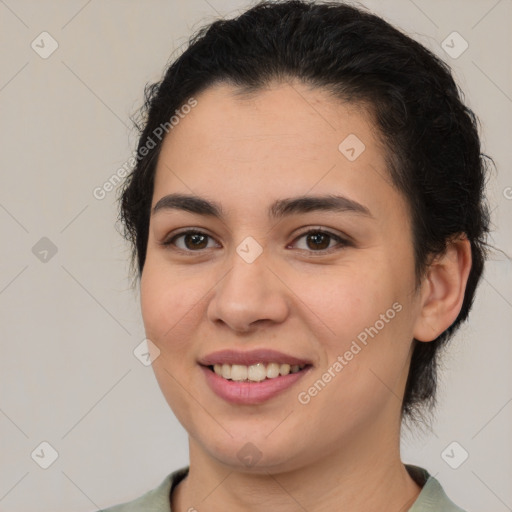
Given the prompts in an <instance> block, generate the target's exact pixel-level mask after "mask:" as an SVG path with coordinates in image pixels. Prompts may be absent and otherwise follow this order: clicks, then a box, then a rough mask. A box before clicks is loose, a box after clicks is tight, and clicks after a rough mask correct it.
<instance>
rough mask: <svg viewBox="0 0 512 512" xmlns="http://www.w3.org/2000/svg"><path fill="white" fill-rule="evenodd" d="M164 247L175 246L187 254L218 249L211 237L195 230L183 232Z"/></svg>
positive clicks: (165, 243)
mask: <svg viewBox="0 0 512 512" xmlns="http://www.w3.org/2000/svg"><path fill="white" fill-rule="evenodd" d="M163 245H166V246H175V247H176V248H177V249H180V250H182V251H187V252H198V251H201V250H203V249H210V248H212V247H218V244H216V243H215V242H214V240H213V238H212V237H211V236H210V235H207V234H206V233H203V232H201V231H194V230H188V231H183V232H181V233H179V234H177V235H175V236H173V237H172V238H171V239H169V240H168V241H166V242H164V243H163Z"/></svg>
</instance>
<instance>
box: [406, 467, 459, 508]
mask: <svg viewBox="0 0 512 512" xmlns="http://www.w3.org/2000/svg"><path fill="white" fill-rule="evenodd" d="M405 467H406V468H407V471H408V472H409V474H410V475H411V477H412V478H414V480H416V482H418V484H419V485H421V486H422V490H421V492H420V494H419V496H418V497H417V499H416V501H415V502H414V504H413V506H412V507H411V508H410V509H409V511H408V512H466V511H464V510H463V509H461V508H460V507H458V506H457V505H455V503H453V501H451V500H450V498H448V496H447V494H446V493H445V491H444V489H443V487H442V486H441V484H440V483H439V482H438V480H436V479H435V478H434V477H433V476H432V475H430V474H429V472H428V471H427V470H426V469H424V468H420V467H419V466H413V465H410V464H405Z"/></svg>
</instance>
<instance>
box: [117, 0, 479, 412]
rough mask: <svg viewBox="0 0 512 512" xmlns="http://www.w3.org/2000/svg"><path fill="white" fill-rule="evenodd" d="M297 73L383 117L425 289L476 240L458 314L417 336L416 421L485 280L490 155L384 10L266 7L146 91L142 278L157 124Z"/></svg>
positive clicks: (442, 79) (131, 185) (130, 190)
mask: <svg viewBox="0 0 512 512" xmlns="http://www.w3.org/2000/svg"><path fill="white" fill-rule="evenodd" d="M286 80H299V81H300V82H302V83H304V84H307V85H310V86H313V87H318V88H320V89H323V90H326V91H328V92H330V93H332V94H333V95H335V97H337V98H339V99H340V100H341V101H346V102H349V103H355V104H358V105H361V106H363V107H364V108H365V109H366V110H367V112H368V113H369V114H370V115H371V116H372V119H373V120H374V123H375V125H376V127H377V128H378V130H377V131H378V132H379V136H380V138H381V140H382V142H383V143H384V147H385V148H386V149H387V151H386V160H387V164H388V170H389V175H390V180H391V182H392V183H393V185H394V186H395V187H396V188H397V189H398V190H399V191H400V192H401V193H402V194H403V196H404V197H405V199H406V202H407V204H408V206H409V210H410V212H411V224H412V233H413V244H414V256H415V271H416V285H417V286H419V283H420V281H421V278H422V277H423V276H424V275H425V272H426V270H427V269H428V265H429V263H430V261H431V257H432V256H435V255H438V254H442V253H443V251H444V249H445V248H446V246H447V242H449V241H450V240H452V239H453V238H454V237H457V236H459V235H460V234H465V236H466V237H467V238H468V239H469V241H470V243H471V256H472V267H471V271H470V274H469V278H468V282H467V286H466V290H465V295H464V301H463V304H462V308H461V311H460V313H459V315H458V317H457V318H456V320H455V321H454V322H453V324H452V325H451V326H450V327H449V328H448V329H446V330H445V331H444V332H443V333H442V334H441V335H440V336H439V337H438V338H436V339H435V340H434V341H432V342H419V341H417V340H414V341H413V343H414V348H413V354H412V360H411V366H410V370H409V377H408V380H407V384H406V389H405V396H404V399H403V403H402V416H408V417H410V418H414V417H415V413H416V412H421V410H422V409H423V407H425V408H427V409H429V410H430V409H432V407H433V405H434V403H435V392H436V383H437V377H436V368H437V359H438V354H439V349H440V348H441V347H442V346H443V345H445V344H446V342H447V341H448V339H450V337H451V336H452V335H453V333H454V332H455V330H456V329H457V328H458V326H459V325H460V324H461V322H462V321H463V320H465V319H466V318H467V316H468V313H469V310H470V308H471V306H472V303H473V299H474V294H475V290H476V287H477V284H478V282H479V280H480V277H481V275H482V271H483V265H484V261H485V257H486V235H487V233H488V231H489V214H488V210H487V206H486V202H485V198H484V187H485V182H486V169H487V165H486V163H487V157H486V156H485V155H482V154H481V149H480V140H479V136H478V129H477V121H476V118H475V115H474V114H473V112H472V111H471V110H470V109H469V108H468V107H467V106H465V105H464V103H463V100H462V98H461V95H462V93H460V92H459V89H458V87H457V85H456V83H455V81H454V79H453V78H452V75H451V72H450V69H449V67H448V66H447V65H446V64H445V63H443V62H442V61H441V60H440V59H439V58H437V57H436V56H435V55H434V54H433V53H432V52H430V51H429V50H427V49H426V48H425V47H423V46H422V45H421V44H419V43H418V42H416V41H414V40H413V39H411V38H410V37H408V36H406V35H405V34H403V33H402V32H400V31H399V30H397V29H396V28H394V27H392V26H391V25H390V24H389V23H387V22H386V21H384V20H383V19H381V18H379V17H378V16H375V15H373V14H370V13H369V12H366V11H365V10H363V9H359V8H355V7H352V6H348V5H343V4H339V3H333V2H329V3H311V2H306V1H282V2H262V3H259V4H257V5H256V6H254V7H252V8H251V9H249V10H247V11H246V12H244V13H243V14H241V15H240V16H238V17H236V18H234V19H228V20H224V19H223V20H217V21H215V22H213V23H212V24H210V25H208V26H205V27H203V28H201V29H200V30H199V31H198V32H197V33H196V34H195V35H194V36H193V37H192V38H191V40H190V41H189V44H188V46H187V48H186V50H185V51H184V52H183V53H182V54H181V55H180V56H179V57H178V58H177V59H176V60H174V62H172V64H171V65H170V66H169V67H168V69H167V71H166V73H165V76H164V78H163V80H162V81H160V82H158V83H155V84H153V85H150V86H147V87H146V96H145V100H146V101H145V105H144V107H143V110H142V113H143V118H142V123H141V125H140V126H139V130H140V139H139V143H138V157H137V163H136V165H135V167H134V169H133V171H132V172H131V174H130V175H129V176H128V178H127V180H126V182H125V184H124V187H123V189H122V191H121V198H120V206H121V208H120V219H121V221H122V223H123V227H124V235H125V237H126V238H127V239H128V240H129V241H130V242H131V244H132V249H133V253H132V257H133V259H132V264H133V265H134V267H136V270H138V273H139V275H140V274H141V273H142V269H143V267H144V261H145V257H146V249H147V242H148V232H149V219H150V208H151V201H152V195H153V183H154V176H155V169H156V164H157V160H158V155H159V152H160V148H161V145H162V140H163V139H159V140H156V141H155V144H154V147H153V148H152V149H151V150H150V151H147V150H146V151H144V156H141V155H142V153H143V152H141V149H142V148H144V147H146V148H147V147H148V146H147V141H148V139H149V138H150V137H151V135H152V134H153V133H154V132H155V130H157V129H158V127H160V126H162V125H165V123H167V126H168V125H169V120H170V119H171V118H172V116H173V115H175V112H176V110H178V109H180V107H181V106H182V105H184V104H186V103H187V102H188V101H189V99H190V98H191V97H193V96H197V95H198V94H199V93H200V92H201V91H204V90H205V89H206V88H208V87H210V86H212V85H214V84H217V83H228V84H232V85H234V86H236V87H237V88H240V90H241V91H243V92H257V91H258V90H260V89H261V88H263V87H266V86H268V85H270V84H271V83H274V82H276V81H278V82H279V81H286ZM153 139H154V137H153Z"/></svg>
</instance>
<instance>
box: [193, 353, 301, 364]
mask: <svg viewBox="0 0 512 512" xmlns="http://www.w3.org/2000/svg"><path fill="white" fill-rule="evenodd" d="M257 363H264V364H268V363H280V364H286V363H288V364H290V365H296V364H297V365H307V364H311V361H308V360H307V359H302V358H299V357H294V356H291V355H288V354H285V353H283V352H278V351H277V350H269V349H256V350H248V351H239V350H219V351H217V352H212V353H211V354H208V355H206V356H204V357H202V358H201V359H200V360H199V364H201V365H203V366H212V365H214V364H241V365H245V366H251V365H253V364H257Z"/></svg>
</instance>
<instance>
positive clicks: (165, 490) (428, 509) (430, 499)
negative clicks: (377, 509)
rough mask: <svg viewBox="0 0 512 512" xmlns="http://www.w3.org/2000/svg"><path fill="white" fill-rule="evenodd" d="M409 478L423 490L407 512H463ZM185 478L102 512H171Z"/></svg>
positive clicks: (421, 479) (427, 480) (416, 475)
mask: <svg viewBox="0 0 512 512" xmlns="http://www.w3.org/2000/svg"><path fill="white" fill-rule="evenodd" d="M405 467H406V468H407V471H408V472H409V474H410V475H411V477H412V478H413V479H414V480H415V481H416V482H417V484H418V485H419V486H421V487H422V489H421V492H420V494H419V496H418V497H417V498H416V501H415V502H414V503H413V505H412V507H411V508H410V509H409V511H408V512H464V510H462V509H461V508H459V507H457V505H455V504H454V503H453V502H452V501H450V499H449V498H448V496H447V495H446V493H445V492H444V490H443V488H442V487H441V484H440V483H439V482H438V481H437V480H436V479H435V478H434V477H433V476H431V475H430V474H429V472H428V471H427V470H426V469H423V468H420V467H419V466H412V465H410V464H405ZM187 474H188V468H182V469H179V470H178V471H174V472H173V473H171V474H170V475H167V476H166V477H165V479H164V481H163V482H162V483H161V484H160V485H159V486H158V487H156V488H155V489H152V490H151V491H148V492H147V493H145V494H143V495H142V496H140V497H139V498H137V499H135V500H133V501H129V502H127V503H123V504H120V505H115V506H113V507H110V508H107V509H104V510H103V512H172V511H171V499H170V496H171V493H172V491H173V489H174V487H175V486H176V485H177V484H178V483H179V482H180V481H181V480H183V478H185V477H186V476H187Z"/></svg>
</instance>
